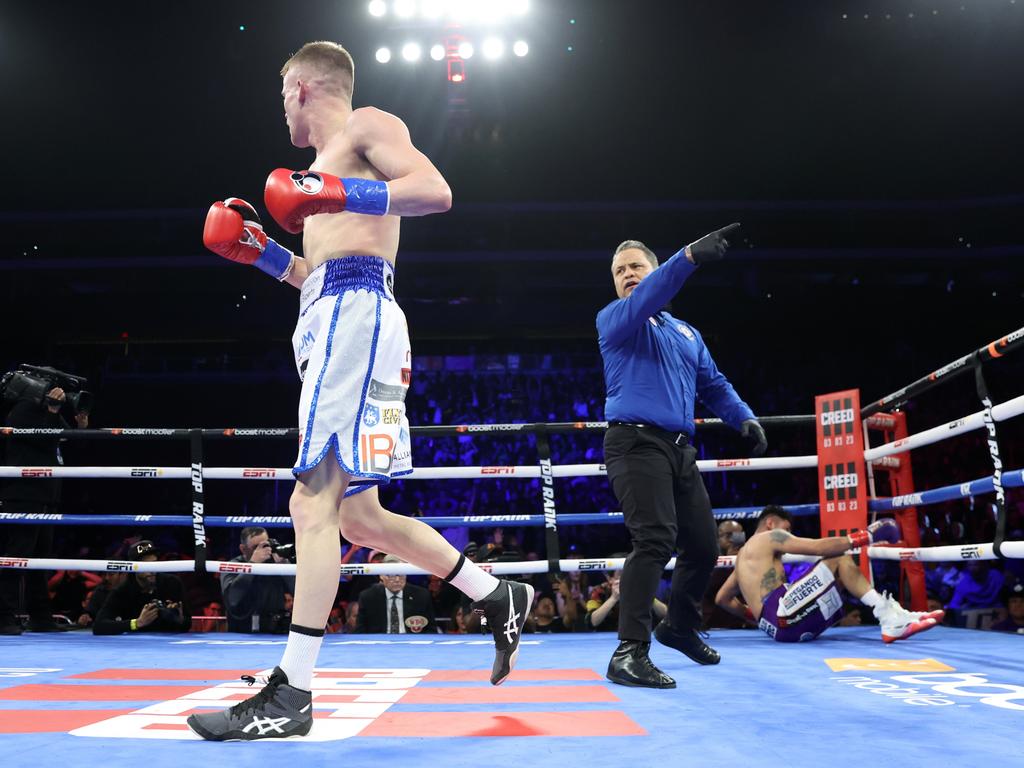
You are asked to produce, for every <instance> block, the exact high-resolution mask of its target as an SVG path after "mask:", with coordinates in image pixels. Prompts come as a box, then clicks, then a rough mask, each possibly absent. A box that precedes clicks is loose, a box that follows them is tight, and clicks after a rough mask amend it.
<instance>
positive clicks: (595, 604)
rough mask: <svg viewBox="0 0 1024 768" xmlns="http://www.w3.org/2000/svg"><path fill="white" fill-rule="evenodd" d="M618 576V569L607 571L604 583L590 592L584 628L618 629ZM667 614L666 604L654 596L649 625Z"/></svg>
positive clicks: (616, 555)
mask: <svg viewBox="0 0 1024 768" xmlns="http://www.w3.org/2000/svg"><path fill="white" fill-rule="evenodd" d="M622 556H623V554H622V553H619V554H615V555H612V557H613V558H616V557H622ZM619 577H620V574H619V572H618V571H609V572H608V573H607V574H606V579H607V580H606V581H605V583H604V584H602V585H600V586H599V587H596V588H595V589H594V590H593V591H592V592H591V598H590V600H589V601H587V613H586V616H585V617H584V620H583V624H584V627H585V628H586V629H588V630H591V631H596V632H615V631H617V630H618V628H619ZM667 615H668V606H667V605H665V603H663V602H661V600H659V599H658V598H654V602H652V603H651V626H652V627H656V626H657V625H658V622H660V621H661V620H662V619H664V618H665V616H667Z"/></svg>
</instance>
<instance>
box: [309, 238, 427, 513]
mask: <svg viewBox="0 0 1024 768" xmlns="http://www.w3.org/2000/svg"><path fill="white" fill-rule="evenodd" d="M394 279H395V271H394V268H393V267H392V266H391V264H389V263H388V262H387V261H385V260H384V259H381V258H378V257H376V256H346V257H343V258H339V259H331V260H330V261H326V262H324V263H323V264H321V265H320V266H319V267H317V268H316V269H315V270H313V272H311V273H310V275H309V277H307V278H306V282H305V283H303V285H302V293H301V295H300V298H299V321H298V323H297V324H296V326H295V334H294V335H293V336H292V348H293V350H294V352H295V365H296V366H297V367H298V369H299V378H301V379H302V394H301V396H300V397H299V457H298V459H297V460H296V462H295V467H294V468H293V469H292V472H293V473H294V474H296V475H298V474H300V473H302V472H307V471H309V470H310V469H312V468H313V467H315V466H316V465H317V464H319V463H320V461H321V460H322V459H323V458H324V456H326V455H327V453H328V452H329V451H330V450H331V448H332V447H333V448H334V449H335V452H336V455H337V457H338V464H339V465H340V466H341V469H342V470H343V471H344V472H346V473H348V474H349V475H351V476H352V477H354V478H365V479H366V480H368V481H370V482H369V483H361V484H358V485H356V484H353V485H351V486H350V487H349V489H348V490H347V491H346V493H345V495H346V496H349V495H351V494H353V493H358V492H359V491H363V490H366V489H367V488H369V487H371V486H372V485H375V484H379V483H386V482H388V481H389V480H390V479H391V478H393V477H397V476H399V475H407V474H409V473H410V472H412V450H411V444H410V440H409V421H408V419H407V418H406V415H405V394H406V392H407V391H408V389H409V380H410V377H411V362H410V347H409V328H408V325H407V324H406V321H405V313H404V312H402V310H401V308H400V307H399V306H398V302H396V301H395V296H394V293H393V290H394Z"/></svg>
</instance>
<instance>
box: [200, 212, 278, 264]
mask: <svg viewBox="0 0 1024 768" xmlns="http://www.w3.org/2000/svg"><path fill="white" fill-rule="evenodd" d="M203 245H205V246H206V247H207V248H209V249H210V250H211V251H213V252H214V253H216V254H217V255H218V256H223V257H224V258H225V259H231V261H238V262H241V263H242V264H255V263H256V261H257V260H258V259H259V258H260V256H262V255H263V249H264V248H266V247H267V235H266V233H265V232H264V231H263V226H262V225H261V224H260V217H259V215H258V214H257V213H256V209H255V208H253V207H252V206H251V205H249V204H248V203H247V202H245V201H244V200H239V199H238V198H237V197H229V198H228V199H227V200H225V201H224V202H220V201H219V200H218V201H217V202H216V203H214V204H213V205H211V206H210V210H209V211H208V212H207V214H206V225H205V226H204V227H203Z"/></svg>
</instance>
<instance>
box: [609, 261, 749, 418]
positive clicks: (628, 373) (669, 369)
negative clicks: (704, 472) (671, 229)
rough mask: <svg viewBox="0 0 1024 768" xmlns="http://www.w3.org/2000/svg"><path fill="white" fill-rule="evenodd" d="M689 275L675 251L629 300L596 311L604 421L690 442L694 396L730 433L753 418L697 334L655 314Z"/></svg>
mask: <svg viewBox="0 0 1024 768" xmlns="http://www.w3.org/2000/svg"><path fill="white" fill-rule="evenodd" d="M696 269H697V267H696V266H695V265H694V264H691V263H690V262H689V261H688V260H687V258H686V253H685V249H684V250H681V251H679V252H678V253H677V254H676V255H675V256H673V257H672V258H671V259H669V260H668V261H666V262H665V263H664V264H662V265H661V266H660V267H658V268H657V269H655V270H654V271H653V272H651V273H650V274H649V275H647V277H645V278H644V279H643V280H641V281H640V283H639V284H638V285H637V286H636V288H634V289H633V292H632V293H631V294H630V295H629V296H627V297H626V298H624V299H617V300H615V301H613V302H612V303H611V304H609V305H608V306H607V307H605V308H604V309H602V310H601V311H600V312H598V313H597V341H598V345H599V346H600V348H601V357H602V358H603V359H604V383H605V390H606V392H607V399H606V400H605V406H604V415H605V419H607V420H608V421H624V422H627V423H631V424H651V425H653V426H657V427H661V428H662V429H666V430H669V431H671V432H685V433H686V434H688V435H690V436H691V437H692V436H693V432H694V424H693V406H694V399H695V398H700V401H701V402H702V403H704V404H705V405H706V406H708V407H709V408H710V409H711V410H712V411H713V412H714V413H715V415H716V416H718V417H719V418H720V419H722V421H724V422H726V423H727V424H728V425H729V426H731V427H732V428H733V429H737V430H738V429H740V426H741V424H742V423H743V421H744V420H746V419H753V418H754V412H753V411H752V410H750V406H748V405H747V404H746V403H745V402H743V401H742V400H740V398H739V395H737V394H736V390H735V389H733V387H732V384H730V383H729V381H728V379H726V378H725V376H723V375H722V374H721V373H719V371H718V367H717V366H716V365H715V361H714V360H712V359H711V353H709V352H708V348H707V347H706V346H704V340H703V339H702V338H701V335H700V334H699V333H698V332H697V329H696V328H694V327H693V326H692V325H690V324H689V323H685V322H683V321H682V320H679V319H678V318H675V317H672V315H670V314H669V313H668V312H664V311H662V310H661V308H662V307H664V306H665V305H666V304H667V303H668V302H669V300H671V299H672V297H673V296H675V295H676V293H677V292H678V291H679V289H680V288H682V286H683V283H685V282H686V279H687V278H688V277H689V276H690V275H692V274H693V272H694V271H695V270H696Z"/></svg>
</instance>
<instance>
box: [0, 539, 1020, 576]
mask: <svg viewBox="0 0 1024 768" xmlns="http://www.w3.org/2000/svg"><path fill="white" fill-rule="evenodd" d="M858 551H860V550H856V549H854V550H850V552H849V554H855V553H857V552H858ZM1003 555H1004V556H1005V557H1007V558H1013V559H1024V541H1008V542H1006V543H1004V544H1003ZM868 557H870V558H872V559H876V560H897V561H903V562H906V561H917V562H926V563H951V562H969V561H972V560H997V559H999V558H998V557H997V556H996V554H995V552H994V551H993V549H992V543H991V542H989V543H986V544H963V545H954V546H946V547H919V548H916V549H908V548H901V547H868ZM820 559H821V558H820V557H815V556H813V555H784V556H783V558H782V561H783V562H784V563H805V562H806V563H809V562H815V561H817V560H820ZM625 562H626V560H625V558H622V557H619V558H585V559H572V560H568V559H567V560H559V561H558V570H559V571H561V572H562V573H570V572H574V571H619V570H622V566H623V563H625ZM675 564H676V559H675V558H674V557H673V558H672V559H671V560H669V562H668V564H667V565H666V566H665V570H672V569H673V568H675ZM735 564H736V558H735V557H732V556H727V555H723V556H721V557H719V558H718V564H717V567H719V568H732V567H734V566H735ZM480 567H481V568H483V569H484V570H486V571H488V572H490V573H493V574H496V575H517V574H533V573H548V572H549V567H548V561H547V560H524V561H521V562H511V563H481V564H480ZM0 568H15V569H19V570H30V571H40V570H42V571H59V570H71V571H92V572H100V571H106V572H111V571H113V572H125V573H133V572H140V573H186V572H189V571H193V570H195V563H194V562H193V561H192V560H163V561H152V562H138V563H136V562H131V561H127V560H62V559H57V558H43V557H38V558H36V557H0ZM206 570H207V571H209V572H210V573H251V574H254V575H256V576H294V575H295V572H296V566H295V564H277V563H237V562H222V561H219V560H208V561H207V562H206ZM338 572H339V575H342V576H387V575H404V576H429V575H431V574H430V572H429V571H424V570H423V569H421V568H417V567H416V566H414V565H412V564H410V563H367V564H358V565H350V564H349V565H341V566H339V571H338Z"/></svg>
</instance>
